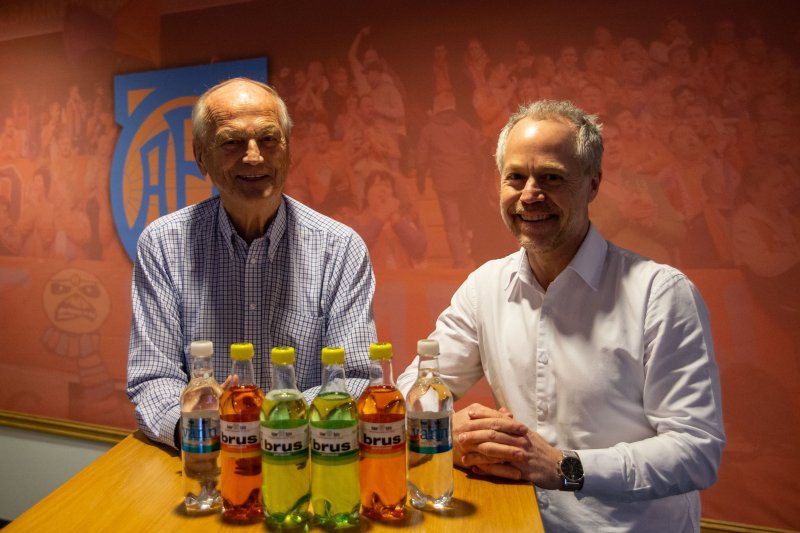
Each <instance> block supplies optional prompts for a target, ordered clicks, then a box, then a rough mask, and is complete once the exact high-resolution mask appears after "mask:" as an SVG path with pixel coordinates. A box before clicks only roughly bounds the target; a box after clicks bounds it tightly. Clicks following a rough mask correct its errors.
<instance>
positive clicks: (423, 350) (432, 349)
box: [417, 339, 439, 355]
mask: <svg viewBox="0 0 800 533" xmlns="http://www.w3.org/2000/svg"><path fill="white" fill-rule="evenodd" d="M417 353H418V354H419V355H439V341H435V340H433V339H423V340H421V341H417Z"/></svg>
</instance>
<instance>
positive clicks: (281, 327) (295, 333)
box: [271, 309, 325, 361]
mask: <svg viewBox="0 0 800 533" xmlns="http://www.w3.org/2000/svg"><path fill="white" fill-rule="evenodd" d="M271 329H272V332H271V333H272V339H273V346H291V347H292V348H294V350H295V353H296V354H297V355H296V357H297V359H300V358H301V357H302V358H303V359H307V358H310V359H311V360H312V361H313V360H315V359H319V357H320V352H321V351H322V348H323V346H324V343H325V317H322V316H312V315H309V314H306V313H303V312H300V311H297V310H294V309H281V310H278V311H276V313H275V316H273V319H272V328H271Z"/></svg>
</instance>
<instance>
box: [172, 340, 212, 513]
mask: <svg viewBox="0 0 800 533" xmlns="http://www.w3.org/2000/svg"><path fill="white" fill-rule="evenodd" d="M189 351H190V353H191V356H192V379H191V380H190V381H189V384H188V385H186V388H185V389H184V390H183V393H182V394H181V463H182V464H183V494H184V498H183V504H184V507H185V508H186V512H187V513H188V514H199V513H206V512H211V511H217V510H219V509H220V507H222V496H220V494H219V490H218V489H217V484H218V482H219V435H220V432H219V397H220V395H221V394H222V387H220V386H219V384H218V383H217V382H216V381H215V380H214V370H213V368H212V365H211V358H212V356H213V355H214V345H213V344H212V343H211V342H210V341H194V342H192V344H191V347H190V349H189Z"/></svg>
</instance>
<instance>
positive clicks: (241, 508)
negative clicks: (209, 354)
mask: <svg viewBox="0 0 800 533" xmlns="http://www.w3.org/2000/svg"><path fill="white" fill-rule="evenodd" d="M263 400H264V394H263V393H262V392H261V389H259V388H258V387H257V386H256V385H244V386H241V387H235V388H230V389H228V390H226V391H225V392H224V393H223V394H222V397H221V398H220V401H219V405H220V425H221V426H222V438H221V443H220V466H221V470H222V474H221V476H220V493H221V494H222V510H223V516H224V517H225V519H227V520H232V521H235V522H250V521H256V520H262V519H263V518H264V514H263V511H262V507H261V444H260V440H259V439H260V437H259V433H258V431H259V426H260V422H259V416H260V414H261V402H262V401H263ZM233 422H236V423H248V424H247V428H248V429H249V430H244V429H242V427H244V425H243V424H240V425H237V428H239V429H237V430H236V431H227V432H226V430H225V427H226V425H229V424H226V423H233ZM252 428H254V431H253V430H252Z"/></svg>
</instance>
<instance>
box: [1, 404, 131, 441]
mask: <svg viewBox="0 0 800 533" xmlns="http://www.w3.org/2000/svg"><path fill="white" fill-rule="evenodd" d="M0 425H2V426H8V427H12V428H17V429H27V430H30V431H41V432H43V433H51V434H53V435H63V436H66V437H73V438H76V439H84V440H91V441H96V442H105V443H110V444H116V443H117V442H119V441H121V440H122V439H124V438H125V437H127V436H128V435H129V434H131V433H132V432H133V431H132V430H126V429H120V428H113V427H110V426H101V425H99V424H88V423H85V422H73V421H71V420H63V419H60V418H49V417H46V416H36V415H31V414H28V413H18V412H16V411H5V410H2V409H0Z"/></svg>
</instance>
